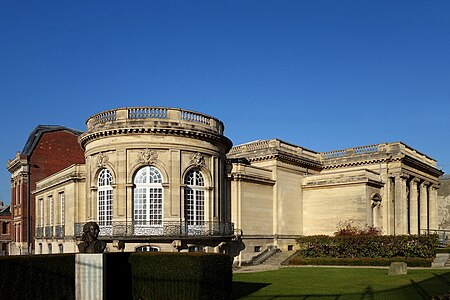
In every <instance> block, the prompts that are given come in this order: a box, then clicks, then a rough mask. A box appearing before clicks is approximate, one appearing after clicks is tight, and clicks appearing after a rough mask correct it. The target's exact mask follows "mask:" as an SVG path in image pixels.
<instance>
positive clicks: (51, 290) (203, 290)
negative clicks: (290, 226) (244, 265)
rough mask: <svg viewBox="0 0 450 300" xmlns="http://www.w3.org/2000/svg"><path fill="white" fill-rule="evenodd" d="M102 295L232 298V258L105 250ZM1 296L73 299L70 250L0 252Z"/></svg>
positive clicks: (139, 297) (118, 296)
mask: <svg viewBox="0 0 450 300" xmlns="http://www.w3.org/2000/svg"><path fill="white" fill-rule="evenodd" d="M104 261H105V270H104V296H105V299H231V290H232V289H231V286H232V261H231V258H230V256H228V255H225V254H213V253H134V252H133V253H127V252H124V253H105V254H104ZM0 272H1V274H2V280H1V281H0V299H75V254H57V255H56V254H54V255H32V256H6V257H0Z"/></svg>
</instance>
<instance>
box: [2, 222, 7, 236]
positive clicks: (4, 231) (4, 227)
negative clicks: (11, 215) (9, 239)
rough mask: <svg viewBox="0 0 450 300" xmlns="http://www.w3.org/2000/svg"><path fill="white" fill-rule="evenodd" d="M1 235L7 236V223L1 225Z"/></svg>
mask: <svg viewBox="0 0 450 300" xmlns="http://www.w3.org/2000/svg"><path fill="white" fill-rule="evenodd" d="M2 234H8V223H7V222H3V223H2Z"/></svg>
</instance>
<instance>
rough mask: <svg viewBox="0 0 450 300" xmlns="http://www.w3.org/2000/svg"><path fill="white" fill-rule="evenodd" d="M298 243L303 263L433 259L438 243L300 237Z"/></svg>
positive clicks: (410, 238) (433, 238) (408, 238)
mask: <svg viewBox="0 0 450 300" xmlns="http://www.w3.org/2000/svg"><path fill="white" fill-rule="evenodd" d="M297 241H298V243H299V245H300V250H299V251H298V252H299V257H300V258H303V259H310V258H329V259H343V258H345V259H348V258H350V259H362V258H364V259H366V258H372V259H379V258H382V259H390V258H398V257H401V258H402V259H417V258H421V259H432V258H433V257H434V256H435V255H436V248H437V246H438V243H439V239H438V236H437V235H419V236H418V235H401V236H370V235H369V236H367V235H349V236H335V237H332V236H321V235H318V236H305V237H301V238H299V239H298V240H297Z"/></svg>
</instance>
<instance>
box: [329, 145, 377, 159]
mask: <svg viewBox="0 0 450 300" xmlns="http://www.w3.org/2000/svg"><path fill="white" fill-rule="evenodd" d="M378 151H379V149H378V145H370V146H362V147H355V148H349V149H343V150H336V151H330V152H323V153H321V156H322V158H323V159H333V158H341V157H352V156H354V155H363V154H370V153H377V152H378Z"/></svg>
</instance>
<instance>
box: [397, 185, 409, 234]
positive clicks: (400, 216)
mask: <svg viewBox="0 0 450 300" xmlns="http://www.w3.org/2000/svg"><path fill="white" fill-rule="evenodd" d="M407 201H408V199H407V194H406V179H405V177H403V176H395V234H396V235H399V234H408V215H407V205H408V202H407Z"/></svg>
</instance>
